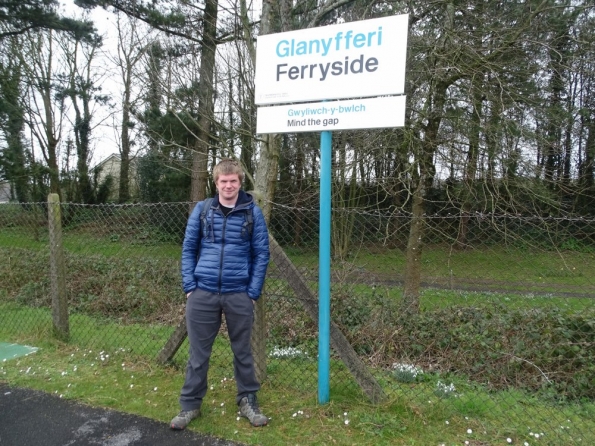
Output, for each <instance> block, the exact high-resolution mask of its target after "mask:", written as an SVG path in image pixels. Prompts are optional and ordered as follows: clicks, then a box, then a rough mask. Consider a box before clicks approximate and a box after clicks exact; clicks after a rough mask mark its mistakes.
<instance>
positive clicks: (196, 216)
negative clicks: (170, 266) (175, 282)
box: [181, 201, 204, 293]
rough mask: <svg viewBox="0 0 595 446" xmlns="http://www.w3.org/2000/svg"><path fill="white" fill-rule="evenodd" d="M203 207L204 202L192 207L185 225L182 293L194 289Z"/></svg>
mask: <svg viewBox="0 0 595 446" xmlns="http://www.w3.org/2000/svg"><path fill="white" fill-rule="evenodd" d="M203 206H204V201H201V202H199V203H198V204H197V205H196V206H194V210H193V211H192V213H191V214H190V218H189V219H188V224H187V225H186V234H185V236H184V242H183V244H182V261H181V273H182V286H183V287H184V292H185V293H189V292H190V291H192V290H194V289H195V288H196V279H195V278H194V269H195V268H196V263H197V260H198V251H199V249H200V238H201V234H200V212H201V210H202V207H203Z"/></svg>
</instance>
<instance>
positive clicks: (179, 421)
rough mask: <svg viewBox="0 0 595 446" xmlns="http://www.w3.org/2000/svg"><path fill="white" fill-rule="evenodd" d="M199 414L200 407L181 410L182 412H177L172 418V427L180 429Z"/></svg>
mask: <svg viewBox="0 0 595 446" xmlns="http://www.w3.org/2000/svg"><path fill="white" fill-rule="evenodd" d="M199 415H200V409H194V410H181V411H180V413H179V414H177V415H176V416H175V417H174V419H173V420H171V423H170V426H171V428H172V429H175V430H178V431H180V430H182V429H184V428H185V427H186V426H188V423H190V422H191V421H192V420H194V419H195V418H197V417H198V416H199Z"/></svg>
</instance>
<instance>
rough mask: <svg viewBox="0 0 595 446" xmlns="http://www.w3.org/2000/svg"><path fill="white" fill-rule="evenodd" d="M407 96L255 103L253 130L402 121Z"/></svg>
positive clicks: (329, 128)
mask: <svg viewBox="0 0 595 446" xmlns="http://www.w3.org/2000/svg"><path fill="white" fill-rule="evenodd" d="M405 99H406V96H386V97H379V98H366V99H353V100H347V101H328V102H314V103H304V104H293V105H277V106H273V107H258V110H257V116H256V133H259V134H263V133H293V132H319V131H332V130H351V129H374V128H384V127H403V126H404V125H405Z"/></svg>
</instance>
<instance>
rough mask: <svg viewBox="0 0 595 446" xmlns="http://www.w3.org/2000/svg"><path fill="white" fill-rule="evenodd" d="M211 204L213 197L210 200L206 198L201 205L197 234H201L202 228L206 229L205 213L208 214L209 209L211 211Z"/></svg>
mask: <svg viewBox="0 0 595 446" xmlns="http://www.w3.org/2000/svg"><path fill="white" fill-rule="evenodd" d="M212 204H213V197H211V198H207V199H206V200H205V201H204V202H203V205H202V209H201V210H200V225H201V228H200V231H199V233H201V234H202V230H203V228H206V227H207V213H208V212H209V209H211V205H212Z"/></svg>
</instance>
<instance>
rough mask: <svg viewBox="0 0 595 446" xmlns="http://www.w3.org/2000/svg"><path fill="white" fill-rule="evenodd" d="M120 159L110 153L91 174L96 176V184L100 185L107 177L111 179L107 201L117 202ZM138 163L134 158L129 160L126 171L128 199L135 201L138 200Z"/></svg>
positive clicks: (115, 154)
mask: <svg viewBox="0 0 595 446" xmlns="http://www.w3.org/2000/svg"><path fill="white" fill-rule="evenodd" d="M121 165H122V159H121V158H120V155H118V154H117V153H112V154H111V155H110V156H108V157H107V158H105V159H104V160H102V161H100V162H99V163H98V164H97V165H96V166H95V167H93V169H92V171H93V172H98V174H97V184H102V183H103V182H104V181H105V180H106V179H107V177H108V176H111V177H112V178H113V183H112V186H111V189H110V194H109V201H117V200H118V196H119V191H120V167H121ZM137 166H138V162H137V159H136V158H132V159H131V160H130V168H129V171H128V180H129V188H130V198H131V199H132V200H136V199H137V198H138V169H137Z"/></svg>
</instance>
